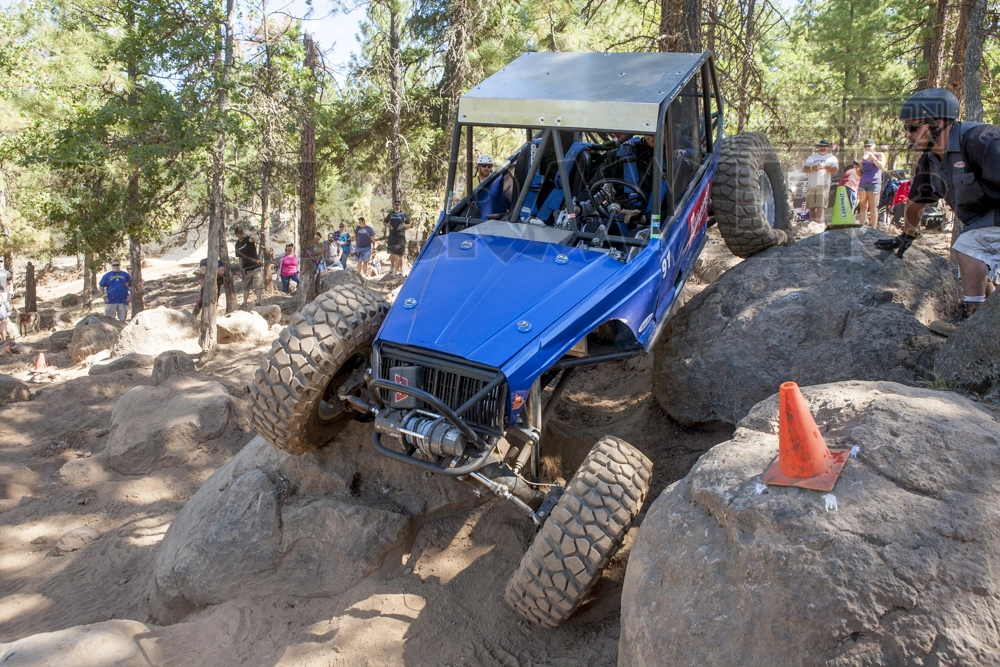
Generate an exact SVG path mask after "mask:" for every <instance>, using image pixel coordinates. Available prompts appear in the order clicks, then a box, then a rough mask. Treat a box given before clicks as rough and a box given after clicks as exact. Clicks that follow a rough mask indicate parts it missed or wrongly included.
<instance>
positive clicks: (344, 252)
mask: <svg viewBox="0 0 1000 667" xmlns="http://www.w3.org/2000/svg"><path fill="white" fill-rule="evenodd" d="M337 241H339V242H340V265H341V266H342V267H344V268H345V269H346V268H347V256H348V255H350V254H351V234H350V233H349V232H348V231H347V227H346V226H345V225H344V223H340V230H339V231H338V232H337Z"/></svg>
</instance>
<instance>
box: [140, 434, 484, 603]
mask: <svg viewBox="0 0 1000 667" xmlns="http://www.w3.org/2000/svg"><path fill="white" fill-rule="evenodd" d="M474 500H475V497H474V496H473V495H472V494H471V493H469V492H468V491H467V490H466V489H465V488H464V487H462V486H461V485H459V484H458V483H456V482H455V481H454V480H452V479H448V478H445V477H442V476H440V475H431V476H430V477H425V476H424V473H423V472H422V471H421V470H420V469H418V468H416V467H414V466H409V465H406V464H403V463H398V462H395V461H392V460H390V459H386V458H384V457H382V456H380V455H379V454H378V453H377V452H376V451H375V449H374V448H373V447H372V446H371V427H370V425H368V424H361V423H358V422H352V423H351V424H349V425H348V427H347V428H346V429H344V431H342V432H341V433H340V435H339V436H338V437H337V439H336V440H334V441H333V442H331V443H329V444H327V445H326V446H325V447H323V448H321V449H319V450H317V451H315V452H310V453H307V454H303V455H301V456H293V455H291V454H287V453H285V452H284V451H282V450H280V449H278V448H276V447H274V446H272V445H270V444H269V443H268V442H267V441H265V440H264V439H263V438H261V437H257V438H255V439H254V440H252V441H250V443H249V444H247V445H246V447H244V448H243V450H242V451H241V452H240V453H239V454H237V455H236V456H235V457H233V458H232V459H231V460H230V461H229V462H228V463H227V464H226V465H224V466H223V467H222V468H219V469H218V470H217V471H216V472H215V473H214V474H213V475H212V476H211V477H209V478H208V480H207V481H206V482H205V483H204V484H202V486H201V488H200V489H199V490H198V492H197V493H196V494H195V495H194V496H193V497H192V498H191V500H190V501H188V503H187V505H185V506H184V508H183V509H182V510H181V511H180V512H179V513H178V514H177V517H176V518H175V519H174V521H173V522H172V523H171V524H170V528H169V530H167V534H166V535H165V536H164V538H163V541H162V542H161V543H160V549H159V552H158V554H157V558H156V565H155V568H154V573H153V596H152V602H153V614H154V617H155V618H156V619H157V620H158V621H159V622H160V623H173V622H176V621H177V620H179V619H180V618H182V617H183V616H184V615H185V614H187V613H188V612H189V611H191V610H193V609H194V608H196V607H199V606H203V605H209V604H218V603H220V602H224V601H226V600H231V599H235V598H237V597H245V596H250V595H268V594H281V595H300V596H306V597H316V596H321V597H323V596H334V595H339V594H341V593H343V592H344V591H346V590H348V589H349V588H351V587H353V586H354V585H356V584H357V583H358V581H359V580H360V579H361V578H363V577H365V576H368V575H370V574H372V573H374V572H376V571H378V570H379V569H380V568H382V567H384V566H387V565H392V564H393V563H395V564H397V565H398V564H399V560H398V556H399V555H400V554H401V552H402V549H403V547H404V546H405V545H406V544H407V542H408V541H409V539H410V535H411V528H412V524H413V520H414V518H415V517H423V518H425V519H426V518H428V517H429V516H433V515H437V514H440V513H442V512H446V511H452V510H454V509H456V508H460V507H467V506H470V505H471V504H472V503H473V501H474ZM394 557H395V560H394Z"/></svg>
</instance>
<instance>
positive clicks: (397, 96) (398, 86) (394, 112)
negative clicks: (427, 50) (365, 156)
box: [389, 4, 403, 201]
mask: <svg viewBox="0 0 1000 667" xmlns="http://www.w3.org/2000/svg"><path fill="white" fill-rule="evenodd" d="M400 59H401V55H400V52H399V10H398V9H397V7H396V5H395V4H392V5H391V6H390V7H389V172H390V174H391V176H392V199H393V201H396V200H399V201H402V200H403V168H402V158H401V156H400V129H399V124H400V114H401V113H402V100H403V91H402V83H403V82H402V78H403V77H402V63H401V62H400Z"/></svg>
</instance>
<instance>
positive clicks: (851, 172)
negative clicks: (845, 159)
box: [837, 160, 861, 210]
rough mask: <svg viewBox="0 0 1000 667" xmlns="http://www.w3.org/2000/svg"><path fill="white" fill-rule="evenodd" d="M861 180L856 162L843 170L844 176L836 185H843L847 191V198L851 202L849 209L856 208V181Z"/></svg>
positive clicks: (859, 167)
mask: <svg viewBox="0 0 1000 667" xmlns="http://www.w3.org/2000/svg"><path fill="white" fill-rule="evenodd" d="M860 180H861V165H860V164H858V161H857V160H854V162H852V163H851V166H850V167H848V168H847V169H845V170H844V175H843V176H841V177H840V181H839V182H838V183H837V185H843V186H844V188H846V189H847V198H848V199H849V200H850V201H851V209H852V210H855V209H857V208H858V181H860Z"/></svg>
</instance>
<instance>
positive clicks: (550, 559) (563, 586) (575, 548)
mask: <svg viewBox="0 0 1000 667" xmlns="http://www.w3.org/2000/svg"><path fill="white" fill-rule="evenodd" d="M652 469H653V463H652V461H650V460H649V459H648V458H647V457H646V456H645V455H644V454H643V453H642V452H640V451H639V450H638V449H636V448H635V447H633V446H632V445H630V444H628V443H627V442H625V441H624V440H620V439H618V438H615V437H612V436H604V437H603V438H602V439H601V440H599V441H598V442H597V444H596V445H594V447H593V449H591V450H590V453H589V454H587V458H585V459H584V461H583V464H582V465H581V466H580V468H579V469H578V470H577V471H576V474H575V475H573V479H571V480H570V482H569V484H568V485H567V486H566V490H565V491H564V492H563V495H562V496H561V497H560V498H559V502H558V503H557V504H556V506H555V507H553V508H552V513H551V514H550V515H549V517H548V518H547V519H546V520H545V523H544V524H542V528H541V530H539V531H538V534H537V535H536V536H535V539H534V541H533V542H532V543H531V546H530V547H529V548H528V551H527V553H525V554H524V557H523V558H521V562H520V564H519V565H518V566H517V570H516V571H515V572H514V574H513V575H512V576H511V578H510V581H508V582H507V591H506V594H505V596H504V597H505V599H506V600H507V604H509V605H510V606H511V607H513V608H514V611H516V612H517V613H518V614H520V615H521V616H524V617H525V618H527V619H528V620H529V621H532V622H533V623H537V624H539V625H542V626H545V627H549V628H554V627H556V626H557V625H559V624H560V623H562V622H563V621H565V620H566V619H567V618H569V617H570V616H572V614H573V612H575V611H576V610H577V608H578V607H579V606H580V605H581V604H582V603H583V601H584V599H585V598H586V596H587V593H589V592H590V589H591V588H593V586H594V584H595V583H596V582H597V579H598V577H599V576H600V574H601V572H602V571H603V570H604V567H605V566H606V565H607V564H608V561H609V560H610V559H611V556H613V555H614V553H615V552H616V551H617V550H618V548H619V547H620V546H621V544H622V542H623V541H624V539H625V534H626V533H627V532H628V529H629V527H630V526H631V525H632V520H633V519H635V517H636V515H637V514H639V510H640V509H641V508H642V503H643V501H644V500H645V499H646V493H647V492H648V491H649V481H650V478H651V476H652Z"/></svg>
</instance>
